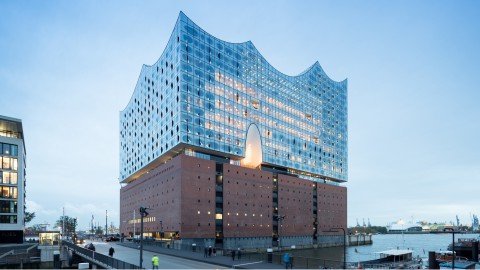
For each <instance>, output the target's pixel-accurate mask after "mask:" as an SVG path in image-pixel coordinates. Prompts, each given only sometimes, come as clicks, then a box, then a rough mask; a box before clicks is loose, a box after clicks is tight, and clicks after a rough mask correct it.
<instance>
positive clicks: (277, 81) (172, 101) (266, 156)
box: [120, 13, 348, 182]
mask: <svg viewBox="0 0 480 270" xmlns="http://www.w3.org/2000/svg"><path fill="white" fill-rule="evenodd" d="M292 57H294V56H292ZM252 124H254V125H255V126H256V127H257V128H258V131H259V133H260V141H261V151H262V155H261V157H262V164H265V165H269V166H274V167H282V168H286V169H288V170H290V171H292V172H295V173H298V174H300V175H304V176H305V177H310V178H312V180H316V179H329V180H332V181H336V182H343V181H347V172H348V167H347V81H346V80H344V81H341V82H336V81H333V80H331V79H330V78H329V77H328V76H327V75H326V74H325V72H324V71H323V69H322V68H321V66H320V64H319V63H318V62H316V63H315V64H314V65H312V66H311V67H310V68H308V69H307V70H306V71H305V72H303V73H301V74H299V75H297V76H288V75H285V74H283V73H281V72H279V71H278V70H276V69H275V68H274V67H272V66H271V65H270V64H269V63H268V62H267V61H266V60H265V58H264V57H263V56H262V55H261V54H260V53H259V52H258V50H257V49H256V48H255V47H254V45H253V44H252V43H251V42H250V41H248V42H244V43H229V42H225V41H222V40H219V39H217V38H215V37H214V36H212V35H210V34H208V33H207V32H205V31H204V30H202V29H201V28H200V27H198V26H197V25H195V24H194V23H193V22H192V21H191V20H190V19H189V18H187V17H186V16H185V15H184V14H183V13H181V14H180V16H179V18H178V20H177V23H176V26H175V28H174V30H173V32H172V35H171V37H170V40H169V42H168V44H167V47H166V49H165V51H164V52H163V54H162V56H161V57H160V59H159V60H158V61H157V62H156V63H155V64H154V65H152V66H143V68H142V71H141V74H140V77H139V80H138V82H137V85H136V87H135V91H134V93H133V96H132V98H131V100H130V102H129V104H128V105H127V106H126V108H125V109H124V110H123V111H122V112H120V180H121V181H123V180H124V179H126V178H128V177H129V176H130V175H132V174H134V173H135V172H137V171H138V170H139V169H141V168H143V167H145V166H146V165H147V164H149V163H150V162H152V161H153V160H155V159H156V158H158V157H160V156H162V155H163V154H164V153H166V152H168V151H169V150H171V149H172V148H173V147H175V146H178V145H181V146H183V147H184V148H186V149H189V148H191V149H194V151H196V152H197V151H198V152H202V151H204V152H206V153H215V154H217V155H223V156H228V157H230V158H231V159H233V160H242V159H243V158H245V154H246V151H247V146H246V137H247V131H248V130H249V128H250V126H251V125H252ZM189 151H190V150H189Z"/></svg>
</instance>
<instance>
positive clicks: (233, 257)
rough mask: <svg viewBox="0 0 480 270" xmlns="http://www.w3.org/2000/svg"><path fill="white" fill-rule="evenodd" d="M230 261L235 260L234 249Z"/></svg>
mask: <svg viewBox="0 0 480 270" xmlns="http://www.w3.org/2000/svg"><path fill="white" fill-rule="evenodd" d="M232 261H235V250H234V249H232Z"/></svg>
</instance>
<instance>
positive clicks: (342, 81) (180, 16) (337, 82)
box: [119, 11, 348, 114]
mask: <svg viewBox="0 0 480 270" xmlns="http://www.w3.org/2000/svg"><path fill="white" fill-rule="evenodd" d="M182 16H184V17H185V18H186V19H187V20H188V21H189V22H190V23H192V24H193V25H195V26H197V27H198V28H200V29H201V30H202V31H204V32H205V33H207V34H208V35H210V36H211V37H212V38H214V39H217V40H219V41H221V42H223V43H227V44H232V45H235V46H238V45H246V44H250V45H251V46H252V48H253V49H255V51H256V52H257V53H258V55H259V56H260V57H261V58H262V60H263V61H265V63H267V64H268V65H269V66H270V67H272V69H274V70H275V71H276V72H278V73H280V74H281V75H282V76H285V77H288V78H300V77H303V76H306V75H309V74H310V73H311V72H312V71H313V70H314V68H315V67H318V68H319V69H320V72H321V73H323V74H324V75H325V76H326V77H327V78H328V79H329V80H330V81H331V82H333V83H336V84H341V85H345V86H346V85H347V82H348V78H345V79H343V80H341V81H335V80H333V79H332V78H331V77H330V76H329V75H328V74H327V73H326V72H325V70H324V69H323V68H322V66H321V65H320V62H319V61H318V60H317V61H315V63H313V64H312V65H311V66H309V67H308V68H306V69H305V70H304V71H302V72H300V73H299V74H297V75H289V74H286V73H284V72H282V71H280V70H279V69H277V68H276V67H274V66H273V65H272V64H271V63H270V62H269V61H268V60H267V59H266V58H265V56H263V54H262V53H261V52H260V50H258V48H257V47H256V46H255V44H254V43H253V42H252V41H251V40H247V41H244V42H230V41H226V40H223V39H220V38H218V37H217V36H215V35H213V34H211V33H210V32H208V31H206V30H205V29H204V28H203V27H201V26H199V25H198V24H197V23H195V22H194V21H193V20H192V19H190V18H189V17H188V16H187V15H186V14H185V13H184V12H183V11H180V12H179V14H178V17H177V20H176V22H175V26H174V27H173V29H172V32H171V33H170V37H169V38H168V42H167V44H166V45H165V48H164V49H163V52H162V54H161V55H160V57H158V59H157V61H155V63H153V64H152V65H147V64H143V65H142V68H141V70H140V74H139V75H138V78H137V82H136V84H135V88H134V89H135V90H136V89H137V86H138V84H139V83H140V81H141V76H142V74H143V72H144V70H145V69H146V68H151V67H154V66H155V65H157V64H158V62H159V61H160V59H162V57H163V55H164V54H165V52H166V51H167V47H168V45H169V43H170V41H171V40H172V36H173V34H174V33H175V31H176V30H177V26H178V24H179V22H180V20H181V18H182ZM134 94H135V91H134V92H133V93H132V95H131V96H130V100H129V101H128V102H127V104H126V105H125V107H124V108H123V109H122V110H121V111H120V112H119V113H120V114H121V113H122V112H124V111H125V110H126V109H127V108H128V107H129V105H130V103H131V102H132V100H133V97H134Z"/></svg>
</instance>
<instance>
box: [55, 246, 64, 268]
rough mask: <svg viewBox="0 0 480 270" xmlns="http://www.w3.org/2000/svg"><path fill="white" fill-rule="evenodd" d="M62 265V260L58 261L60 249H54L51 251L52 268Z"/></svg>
mask: <svg viewBox="0 0 480 270" xmlns="http://www.w3.org/2000/svg"><path fill="white" fill-rule="evenodd" d="M61 266H62V262H61V261H60V251H58V250H55V251H53V268H54V269H60V268H61Z"/></svg>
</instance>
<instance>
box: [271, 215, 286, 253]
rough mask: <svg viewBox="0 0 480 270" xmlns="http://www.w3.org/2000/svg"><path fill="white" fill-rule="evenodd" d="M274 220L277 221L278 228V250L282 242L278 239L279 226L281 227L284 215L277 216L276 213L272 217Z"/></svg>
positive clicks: (278, 235)
mask: <svg viewBox="0 0 480 270" xmlns="http://www.w3.org/2000/svg"><path fill="white" fill-rule="evenodd" d="M273 218H274V219H275V220H277V221H278V227H277V228H278V229H277V237H278V251H281V249H282V242H281V241H280V228H281V227H282V221H283V220H284V219H285V215H283V216H279V215H276V216H274V217H273Z"/></svg>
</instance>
